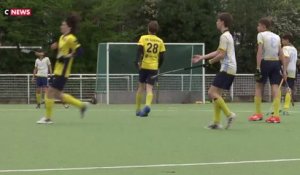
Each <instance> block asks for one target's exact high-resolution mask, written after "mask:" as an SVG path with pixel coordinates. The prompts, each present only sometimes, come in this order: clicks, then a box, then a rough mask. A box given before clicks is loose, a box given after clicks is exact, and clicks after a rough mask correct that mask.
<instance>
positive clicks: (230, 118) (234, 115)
mask: <svg viewBox="0 0 300 175" xmlns="http://www.w3.org/2000/svg"><path fill="white" fill-rule="evenodd" d="M235 118H236V114H235V113H233V112H231V114H230V115H229V116H228V117H227V125H226V127H225V129H229V128H230V126H231V124H232V122H233V120H235Z"/></svg>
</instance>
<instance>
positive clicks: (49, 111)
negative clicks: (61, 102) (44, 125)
mask: <svg viewBox="0 0 300 175" xmlns="http://www.w3.org/2000/svg"><path fill="white" fill-rule="evenodd" d="M45 105H46V118H47V119H50V118H51V117H52V109H53V105H54V100H53V99H49V98H47V97H46V95H45Z"/></svg>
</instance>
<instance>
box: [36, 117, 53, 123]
mask: <svg viewBox="0 0 300 175" xmlns="http://www.w3.org/2000/svg"><path fill="white" fill-rule="evenodd" d="M36 123H37V124H52V123H53V122H52V120H51V119H49V118H48V119H47V118H46V117H42V118H41V119H40V120H39V121H37V122H36Z"/></svg>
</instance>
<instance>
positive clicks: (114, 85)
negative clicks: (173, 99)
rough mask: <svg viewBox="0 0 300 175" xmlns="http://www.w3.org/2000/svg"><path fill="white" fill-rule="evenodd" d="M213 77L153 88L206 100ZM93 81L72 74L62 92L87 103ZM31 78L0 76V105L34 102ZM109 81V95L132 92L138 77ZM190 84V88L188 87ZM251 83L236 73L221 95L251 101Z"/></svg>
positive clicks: (169, 79) (183, 77) (171, 78)
mask: <svg viewBox="0 0 300 175" xmlns="http://www.w3.org/2000/svg"><path fill="white" fill-rule="evenodd" d="M214 77H215V75H214V74H206V75H205V78H204V81H203V79H202V75H201V74H193V75H191V74H169V75H165V76H162V77H159V80H158V86H155V88H159V90H162V91H163V90H165V91H199V92H200V93H204V94H206V95H205V98H206V99H208V97H207V91H208V88H209V86H210V85H211V83H212V81H213V79H214ZM298 77H299V76H298ZM96 78H103V77H101V76H99V75H98V76H96V74H72V75H71V76H70V78H69V80H68V82H67V84H66V87H65V89H64V91H65V92H67V93H70V94H72V95H73V96H75V97H77V98H79V99H81V100H89V99H91V98H92V97H93V96H94V93H95V85H96ZM31 79H32V75H31V74H0V102H1V103H28V104H30V103H33V102H35V84H34V83H33V82H31ZM298 80H299V78H298ZM109 82H110V92H113V91H127V92H134V91H135V90H136V89H137V84H138V75H137V74H112V75H110V81H109ZM191 82H192V86H190V84H191ZM254 82H255V81H254V77H253V74H237V75H236V78H235V81H234V83H233V85H232V88H231V90H230V91H225V92H224V94H223V95H224V96H225V97H227V98H228V99H229V100H235V101H249V100H252V99H253V95H254V89H255V84H254ZM203 85H204V86H203ZM299 85H300V83H299V81H297V83H296V87H299ZM203 87H204V89H203ZM103 93H106V92H103ZM299 94H300V93H299V92H297V93H296V95H299ZM199 100H203V99H199ZM264 100H266V101H270V100H271V87H270V86H269V85H267V86H266V87H265V88H264Z"/></svg>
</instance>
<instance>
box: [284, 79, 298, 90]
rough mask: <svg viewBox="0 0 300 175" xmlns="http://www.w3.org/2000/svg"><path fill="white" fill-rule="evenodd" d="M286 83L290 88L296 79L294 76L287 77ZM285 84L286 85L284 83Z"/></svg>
mask: <svg viewBox="0 0 300 175" xmlns="http://www.w3.org/2000/svg"><path fill="white" fill-rule="evenodd" d="M286 81H287V84H288V85H289V88H290V89H292V90H293V89H294V85H295V81H296V79H295V78H289V77H288V78H287V80H286ZM285 86H286V85H285Z"/></svg>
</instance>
